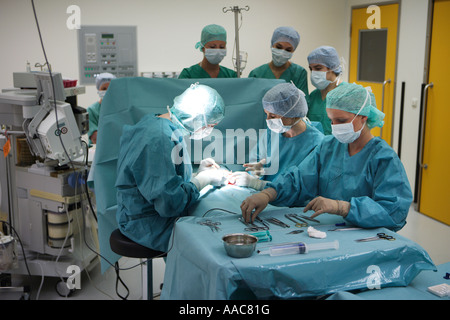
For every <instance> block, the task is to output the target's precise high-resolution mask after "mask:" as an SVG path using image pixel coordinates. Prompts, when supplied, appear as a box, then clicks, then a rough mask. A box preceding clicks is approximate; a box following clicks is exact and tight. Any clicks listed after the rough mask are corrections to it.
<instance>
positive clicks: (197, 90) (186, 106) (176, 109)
mask: <svg viewBox="0 0 450 320" xmlns="http://www.w3.org/2000/svg"><path fill="white" fill-rule="evenodd" d="M169 111H170V113H171V114H172V116H174V117H175V118H176V120H178V122H179V123H180V124H181V125H182V126H183V128H182V129H186V130H187V131H189V132H195V131H196V130H198V129H200V128H203V127H206V126H207V125H209V124H216V123H219V122H220V121H222V119H223V118H224V116H225V103H224V101H223V99H222V97H221V96H220V95H219V93H217V91H216V90H214V89H213V88H211V87H208V86H205V85H199V84H193V85H191V86H190V87H189V88H188V89H187V90H186V91H184V92H183V93H182V94H181V95H179V96H177V97H175V99H174V100H173V106H172V108H169ZM176 122H177V121H175V123H176Z"/></svg>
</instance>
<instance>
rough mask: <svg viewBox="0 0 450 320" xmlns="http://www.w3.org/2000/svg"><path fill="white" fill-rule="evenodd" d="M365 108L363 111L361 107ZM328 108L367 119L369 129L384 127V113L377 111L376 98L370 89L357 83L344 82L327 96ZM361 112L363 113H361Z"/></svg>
mask: <svg viewBox="0 0 450 320" xmlns="http://www.w3.org/2000/svg"><path fill="white" fill-rule="evenodd" d="M362 106H364V108H363V109H362V110H361V107H362ZM327 108H328V109H338V110H342V111H347V112H350V113H354V114H358V112H359V115H360V116H366V117H367V126H368V127H369V129H372V128H375V127H380V128H382V127H383V125H384V121H383V119H384V116H385V115H384V113H383V112H381V111H380V110H378V109H377V104H376V102H375V96H374V94H373V93H372V90H371V89H370V88H364V87H363V86H361V85H359V84H356V83H346V82H343V83H341V84H340V85H339V86H337V87H336V88H335V89H334V90H332V91H330V92H328V94H327ZM360 110H361V111H360Z"/></svg>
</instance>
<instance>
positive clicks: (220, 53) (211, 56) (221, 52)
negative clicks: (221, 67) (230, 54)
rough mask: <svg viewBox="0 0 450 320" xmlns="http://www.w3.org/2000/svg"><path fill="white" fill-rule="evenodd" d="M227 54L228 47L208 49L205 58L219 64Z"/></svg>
mask: <svg viewBox="0 0 450 320" xmlns="http://www.w3.org/2000/svg"><path fill="white" fill-rule="evenodd" d="M226 55H227V49H206V48H205V58H206V60H208V62H209V63H211V64H219V63H221V62H222V60H223V58H225V56H226Z"/></svg>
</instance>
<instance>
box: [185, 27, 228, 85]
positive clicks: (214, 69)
mask: <svg viewBox="0 0 450 320" xmlns="http://www.w3.org/2000/svg"><path fill="white" fill-rule="evenodd" d="M195 48H196V49H199V50H200V51H202V52H203V60H202V61H201V62H200V63H197V64H194V65H193V66H191V67H189V68H184V69H183V71H181V73H180V75H179V77H178V79H203V78H237V73H236V72H235V71H233V70H231V69H228V68H226V67H223V66H220V65H219V63H220V62H222V60H223V58H225V56H226V55H227V32H226V30H225V29H224V28H223V27H222V26H219V25H216V24H210V25H207V26H206V27H204V28H203V30H202V35H201V40H200V42H197V44H196V45H195Z"/></svg>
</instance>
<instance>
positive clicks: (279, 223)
mask: <svg viewBox="0 0 450 320" xmlns="http://www.w3.org/2000/svg"><path fill="white" fill-rule="evenodd" d="M266 221H269V222H270V223H272V224H274V225H276V226H280V227H282V228H290V226H289V225H288V224H286V223H284V222H283V221H280V220H278V219H277V218H267V219H266Z"/></svg>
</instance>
